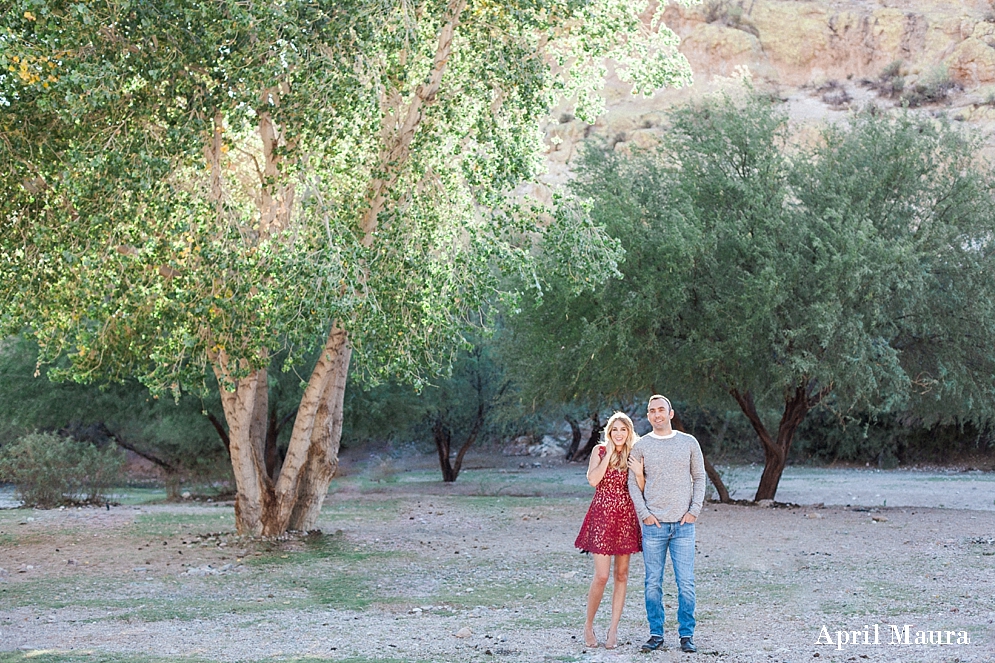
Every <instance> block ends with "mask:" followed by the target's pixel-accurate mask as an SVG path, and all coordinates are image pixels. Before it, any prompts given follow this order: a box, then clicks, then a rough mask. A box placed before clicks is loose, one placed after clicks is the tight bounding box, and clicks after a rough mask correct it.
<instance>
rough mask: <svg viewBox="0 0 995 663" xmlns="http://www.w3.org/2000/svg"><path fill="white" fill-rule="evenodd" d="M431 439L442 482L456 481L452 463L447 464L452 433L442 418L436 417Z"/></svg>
mask: <svg viewBox="0 0 995 663" xmlns="http://www.w3.org/2000/svg"><path fill="white" fill-rule="evenodd" d="M432 438H433V439H434V440H435V450H436V451H437V452H438V454H439V467H440V469H441V470H442V480H443V481H445V482H446V483H449V482H452V481H456V475H455V474H453V466H452V463H450V462H449V453H450V449H451V447H452V439H453V438H452V433H451V432H450V430H449V427H448V426H446V424H445V423H443V421H442V417H441V416H440V417H437V418H436V420H435V424H433V425H432Z"/></svg>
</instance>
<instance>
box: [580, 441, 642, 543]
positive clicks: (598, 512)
mask: <svg viewBox="0 0 995 663" xmlns="http://www.w3.org/2000/svg"><path fill="white" fill-rule="evenodd" d="M599 449H600V450H601V451H600V457H601V458H604V457H605V453H606V452H607V450H606V449H605V448H604V447H599ZM628 479H629V473H628V472H623V471H622V470H616V469H615V468H613V467H609V468H608V470H607V471H606V472H605V476H604V478H603V479H602V480H601V482H600V483H598V487H597V488H595V489H594V499H592V500H591V506H590V508H589V509H588V510H587V516H585V517H584V524H583V525H581V527H580V534H578V535H577V540H576V541H574V545H575V546H576V547H578V548H580V549H581V550H584V551H586V552H591V553H597V554H599V555H631V554H632V553H637V552H639V551H641V550H642V549H643V547H642V534H641V532H640V528H639V518H637V517H636V508H635V507H634V506H632V498H631V497H629V487H628Z"/></svg>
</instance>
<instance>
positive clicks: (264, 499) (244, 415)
mask: <svg viewBox="0 0 995 663" xmlns="http://www.w3.org/2000/svg"><path fill="white" fill-rule="evenodd" d="M215 372H216V373H217V375H218V381H219V382H220V383H221V385H222V386H221V404H222V407H223V408H224V412H225V419H226V420H227V421H228V440H229V445H228V452H229V455H230V456H231V465H232V471H233V472H234V474H235V527H236V529H237V530H238V532H239V534H245V535H249V536H259V535H260V534H262V533H263V518H264V514H266V513H268V512H269V511H271V510H272V507H273V485H272V482H271V481H270V480H269V476H268V475H267V474H266V461H265V459H264V457H263V444H264V441H265V430H266V426H265V416H263V418H262V425H260V423H259V410H260V408H261V407H265V406H266V404H267V401H268V395H269V385H268V384H267V375H266V371H265V370H258V371H255V372H253V373H250V374H249V375H248V376H246V377H244V378H242V379H240V380H238V381H237V382H235V388H234V390H233V391H229V390H227V389H226V388H225V382H226V380H225V375H226V369H225V363H224V361H223V359H222V361H221V362H220V363H218V364H216V365H215ZM263 411H264V412H265V410H263Z"/></svg>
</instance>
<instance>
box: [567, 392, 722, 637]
mask: <svg viewBox="0 0 995 663" xmlns="http://www.w3.org/2000/svg"><path fill="white" fill-rule="evenodd" d="M646 416H647V418H648V419H649V422H650V425H652V426H653V431H652V432H650V433H648V434H646V435H644V436H642V437H641V438H639V439H638V440H637V439H636V433H635V431H634V430H633V427H632V420H631V419H629V417H628V416H626V415H625V414H624V413H622V412H616V413H615V414H614V415H612V417H611V418H610V419H609V420H608V423H607V424H606V425H605V440H604V442H603V443H602V444H600V445H598V446H597V447H595V449H594V451H593V452H592V453H591V460H590V463H589V464H588V469H587V480H588V482H590V484H591V485H592V486H594V487H595V492H594V499H593V500H591V507H590V508H589V509H588V512H587V516H586V517H585V518H584V524H583V526H582V527H581V530H580V535H578V537H577V541H576V542H575V544H574V545H576V546H577V547H578V548H580V549H581V550H584V551H587V552H590V553H592V554H593V555H594V580H592V582H591V589H590V592H589V593H588V596H587V621H586V623H585V624H584V643H585V644H586V645H587V646H589V647H595V646H597V644H598V640H597V637H596V636H595V633H594V616H595V614H596V613H597V611H598V606H599V605H600V604H601V598H602V596H603V595H604V591H605V585H607V584H608V579H609V577H610V571H611V562H612V558H613V557H614V558H615V589H614V593H613V594H612V616H611V625H610V626H609V628H608V634H607V637H606V638H605V647H606V648H608V649H613V648H615V647H616V646H617V644H618V623H619V620H620V619H621V618H622V608H623V606H624V605H625V586H626V582H627V581H628V578H629V555H631V554H632V553H636V552H639V551H640V550H642V553H643V566H645V568H646V588H645V598H646V618H647V620H648V621H649V626H650V638H649V640H647V641H646V643H645V644H644V645H643V646H642V650H643V651H647V652H648V651H653V650H656V649H659V648H660V647H662V646H663V642H664V640H663V622H664V609H663V608H664V606H663V567H664V562H665V561H666V558H667V551H668V550H669V551H670V560H671V563H672V564H673V567H674V577H675V579H676V581H677V624H678V636H679V637H680V644H681V651H685V652H689V653H690V652H694V651H697V650H696V648H695V645H694V625H695V620H694V606H695V596H694V552H695V551H694V523H695V520H697V518H698V514H699V513H700V512H701V506H702V503H703V502H704V499H705V462H704V459H703V457H702V455H701V448H700V447H699V446H698V441H697V440H696V439H695V438H694V437H693V436H691V435H687V434H686V433H681V432H678V431H675V430H674V429H673V428H672V426H671V419H673V417H674V409H673V407H671V405H670V401H669V400H668V399H667V398H665V397H663V396H659V395H656V396H653V397H652V398H650V400H649V404H648V406H647V415H646Z"/></svg>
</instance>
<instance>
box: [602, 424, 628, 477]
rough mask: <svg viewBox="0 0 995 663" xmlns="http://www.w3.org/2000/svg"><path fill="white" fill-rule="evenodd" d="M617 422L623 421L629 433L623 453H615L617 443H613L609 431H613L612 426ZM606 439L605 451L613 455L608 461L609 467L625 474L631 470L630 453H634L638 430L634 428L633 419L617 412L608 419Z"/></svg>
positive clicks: (604, 441)
mask: <svg viewBox="0 0 995 663" xmlns="http://www.w3.org/2000/svg"><path fill="white" fill-rule="evenodd" d="M616 421H621V422H622V423H623V424H624V425H625V427H626V428H627V429H628V431H629V435H628V437H626V438H625V447H623V448H622V451H620V452H619V451H615V443H614V442H612V439H611V435H610V433H609V431H611V429H612V424H614V423H615V422H616ZM604 437H605V439H604V440H603V441H602V442H601V445H602V446H604V447H605V450H606V451H607V452H608V453H610V454H611V457H610V458H609V459H608V467H614V468H615V469H616V470H622V471H623V472H625V471H628V469H629V452H630V451H632V445H634V444H635V443H636V430H635V428H633V427H632V419H630V418H629V415H627V414H626V413H625V412H616V413H615V414H613V415H612V416H610V417H609V418H608V423H606V424H605V435H604Z"/></svg>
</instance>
